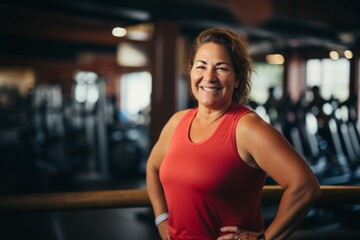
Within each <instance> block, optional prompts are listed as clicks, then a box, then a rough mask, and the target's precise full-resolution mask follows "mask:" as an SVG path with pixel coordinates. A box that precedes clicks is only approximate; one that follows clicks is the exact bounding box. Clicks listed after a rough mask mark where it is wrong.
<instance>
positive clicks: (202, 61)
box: [195, 60, 230, 66]
mask: <svg viewBox="0 0 360 240" xmlns="http://www.w3.org/2000/svg"><path fill="white" fill-rule="evenodd" d="M197 62H200V63H202V64H207V62H206V61H204V60H197V61H195V63H197ZM223 64H225V65H228V66H230V64H229V63H227V62H217V63H216V64H215V65H216V66H219V65H223Z"/></svg>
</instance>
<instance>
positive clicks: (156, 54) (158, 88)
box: [150, 21, 179, 147]
mask: <svg viewBox="0 0 360 240" xmlns="http://www.w3.org/2000/svg"><path fill="white" fill-rule="evenodd" d="M178 31H179V27H178V24H177V23H176V22H171V21H157V22H155V23H154V35H153V42H152V48H151V51H152V52H151V59H152V62H151V68H152V94H151V113H150V117H151V123H150V146H151V147H152V146H153V145H154V144H155V142H156V140H157V139H158V137H159V135H160V132H161V129H162V128H163V126H164V125H165V124H166V122H167V121H168V119H169V118H170V116H171V115H172V114H173V113H174V112H175V111H176V106H177V103H176V99H177V96H176V42H177V41H176V40H177V36H178Z"/></svg>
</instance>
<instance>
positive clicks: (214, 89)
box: [202, 87, 220, 92]
mask: <svg viewBox="0 0 360 240" xmlns="http://www.w3.org/2000/svg"><path fill="white" fill-rule="evenodd" d="M202 89H204V90H205V91H209V92H213V91H217V90H219V89H220V88H215V87H213V88H210V87H202Z"/></svg>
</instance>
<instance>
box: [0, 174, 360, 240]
mask: <svg viewBox="0 0 360 240" xmlns="http://www.w3.org/2000/svg"><path fill="white" fill-rule="evenodd" d="M144 179H145V178H144V176H139V177H137V178H131V179H121V180H118V181H115V182H111V183H107V182H97V181H86V183H82V184H74V185H72V189H71V191H74V190H80V189H81V190H101V189H105V188H106V189H131V188H144V187H145V180H144ZM356 207H357V206H356ZM263 211H264V216H265V218H266V219H268V221H270V220H271V218H272V216H273V214H274V213H275V212H274V209H273V207H272V206H265V207H264V210H263ZM359 224H360V211H359V209H358V210H357V211H353V209H352V210H351V209H350V211H346V210H344V209H342V210H339V209H338V208H337V209H335V210H334V211H332V210H331V209H330V210H329V209H316V210H312V211H311V214H309V217H308V218H307V219H306V220H305V222H304V224H303V225H302V227H301V228H300V229H299V230H298V231H296V232H295V233H294V234H293V236H292V237H291V239H293V240H304V239H327V240H329V239H341V240H343V239H346V240H349V239H360V230H359V228H358V226H360V225H359ZM0 239H2V240H20V239H21V240H23V239H36V240H82V239H86V240H99V239H101V240H122V239H124V240H125V239H127V240H128V239H132V240H152V239H154V240H157V239H160V238H159V236H158V234H157V230H156V228H155V227H154V224H153V215H152V212H151V209H150V208H125V209H105V210H80V211H62V212H41V213H25V214H5V215H0Z"/></svg>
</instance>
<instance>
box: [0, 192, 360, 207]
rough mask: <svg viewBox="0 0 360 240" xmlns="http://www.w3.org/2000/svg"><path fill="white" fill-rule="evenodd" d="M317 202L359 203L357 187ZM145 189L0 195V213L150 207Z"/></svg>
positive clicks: (269, 199) (270, 199)
mask: <svg viewBox="0 0 360 240" xmlns="http://www.w3.org/2000/svg"><path fill="white" fill-rule="evenodd" d="M321 189H322V194H321V197H320V198H319V199H318V200H317V202H316V204H317V205H334V204H337V205H338V204H360V186H321ZM282 192H283V190H282V189H281V188H280V187H279V186H265V187H264V189H263V192H262V201H263V203H264V204H269V203H276V202H278V201H280V198H281V195H282ZM150 206H151V205H150V200H149V196H148V193H147V191H146V189H130V190H106V191H88V192H66V193H41V194H23V195H7V196H0V213H21V212H38V211H63V210H83V209H104V208H128V207H150Z"/></svg>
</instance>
